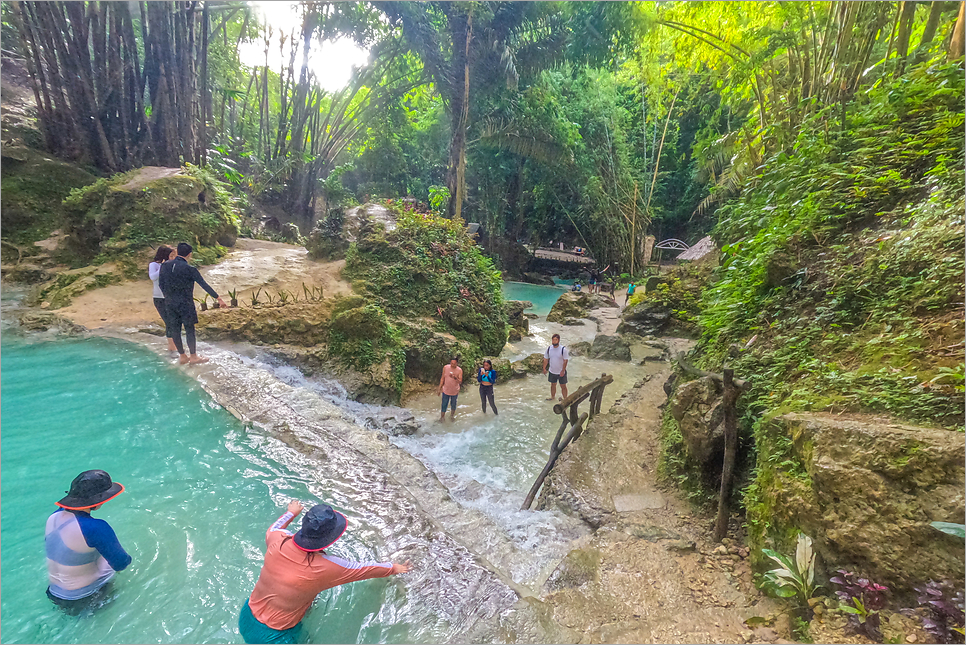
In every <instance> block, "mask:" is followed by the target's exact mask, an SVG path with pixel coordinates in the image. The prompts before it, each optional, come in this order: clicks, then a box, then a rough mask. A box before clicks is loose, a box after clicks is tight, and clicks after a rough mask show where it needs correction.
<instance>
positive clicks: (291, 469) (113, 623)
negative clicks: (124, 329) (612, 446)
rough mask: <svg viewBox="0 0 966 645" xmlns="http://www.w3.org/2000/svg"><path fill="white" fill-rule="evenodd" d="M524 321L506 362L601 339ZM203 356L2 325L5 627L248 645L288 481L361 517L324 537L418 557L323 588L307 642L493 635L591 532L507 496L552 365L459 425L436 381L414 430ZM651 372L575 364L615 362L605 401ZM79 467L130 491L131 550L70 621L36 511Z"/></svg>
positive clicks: (112, 515)
mask: <svg viewBox="0 0 966 645" xmlns="http://www.w3.org/2000/svg"><path fill="white" fill-rule="evenodd" d="M527 287H529V289H532V290H533V291H527V290H519V291H518V292H516V293H513V294H512V295H510V296H509V297H512V298H520V299H526V300H532V301H534V302H535V304H536V303H537V302H542V301H544V300H547V299H549V298H550V297H552V296H553V293H545V292H544V290H545V291H546V292H551V291H552V292H556V294H557V295H558V296H559V294H560V293H563V290H561V289H555V288H553V287H533V286H532V285H527ZM554 299H555V298H554ZM5 303H6V304H9V302H8V301H5ZM551 304H552V302H551ZM547 308H548V309H549V306H547ZM531 322H532V325H531V330H532V331H533V332H534V337H532V338H525V339H524V340H523V341H521V342H519V343H516V344H515V345H513V346H508V347H507V349H506V350H505V351H504V356H506V357H507V358H511V359H514V360H515V359H516V358H520V357H523V356H525V355H527V354H529V353H531V352H533V351H542V349H543V347H545V346H546V344H547V343H548V342H549V335H550V334H551V333H552V332H553V331H559V332H560V333H561V334H563V335H564V343H565V344H568V343H571V342H576V341H577V340H588V339H592V338H593V335H594V329H593V325H592V324H591V325H585V326H583V327H567V328H563V327H559V326H555V325H549V324H547V323H546V322H545V321H544V320H543V319H542V318H541V319H537V320H533V321H531ZM203 351H207V353H208V354H209V355H211V356H212V358H213V363H214V365H213V366H211V367H210V368H205V369H207V370H208V371H205V372H203V373H199V376H198V379H197V380H196V379H195V378H192V377H191V376H190V375H189V374H187V373H186V372H185V370H184V369H183V368H179V367H176V366H173V365H170V364H168V362H167V361H166V360H164V359H159V357H158V356H157V354H155V353H153V352H152V351H150V350H149V349H146V348H144V347H141V346H139V345H136V344H132V343H129V342H124V341H119V340H112V339H105V338H88V339H81V340H50V339H43V338H38V337H35V336H30V337H25V336H21V335H18V334H17V333H15V332H12V331H10V329H9V328H7V329H5V331H4V333H3V335H2V354H3V377H4V378H3V379H2V384H0V386H2V397H3V401H4V405H3V420H4V422H5V423H4V427H3V430H4V432H3V434H2V439H0V441H2V446H0V455H2V467H0V486H2V490H3V505H2V509H0V513H2V528H0V544H2V546H0V548H2V553H3V574H4V575H3V583H2V584H3V589H2V592H3V593H2V594H0V595H2V601H0V621H2V624H3V631H2V642H5V643H6V642H113V643H123V642H166V643H177V642H240V639H239V637H238V634H237V615H238V613H237V612H238V609H239V607H240V605H241V604H242V603H243V602H244V600H245V598H246V597H247V595H248V594H249V593H250V592H251V589H252V586H253V585H254V581H255V579H256V577H257V575H258V571H259V569H260V566H261V561H262V554H263V549H264V533H265V530H266V528H267V527H268V526H269V525H270V524H271V523H272V522H273V521H274V520H275V519H276V518H277V517H278V516H279V515H280V514H281V513H282V511H283V508H284V505H285V503H286V502H287V500H288V499H290V498H293V497H294V498H298V499H300V500H302V501H303V503H307V504H312V503H316V502H317V501H325V502H328V503H331V504H333V505H334V506H336V507H337V508H338V509H339V510H341V511H343V512H344V513H346V515H347V516H348V517H349V520H350V524H349V531H348V532H347V533H346V535H345V537H344V538H343V539H341V540H340V541H339V542H338V543H337V544H336V546H335V547H333V549H332V550H331V551H332V552H333V553H335V554H337V555H341V556H343V557H347V558H350V559H379V560H385V559H390V558H392V559H397V560H398V559H406V558H410V559H412V560H413V563H414V565H415V569H414V572H413V573H411V574H408V575H407V576H403V577H400V578H390V579H384V580H373V581H366V582H363V583H356V584H353V585H347V586H344V587H339V588H336V589H333V590H330V591H328V592H324V593H323V594H321V595H320V597H319V600H318V601H317V603H316V606H315V607H314V608H313V609H312V610H311V611H310V612H309V613H308V615H307V616H306V619H305V625H306V631H307V633H308V634H309V638H311V639H312V642H323V643H324V642H343V643H344V642H364V643H376V642H407V641H408V642H444V641H459V640H465V639H466V638H467V634H474V633H475V634H482V633H485V632H488V630H489V632H488V633H492V631H493V630H494V629H495V626H496V625H497V624H503V623H505V622H506V621H508V620H510V619H509V618H507V617H508V616H512V615H513V614H514V613H515V612H516V613H523V612H517V610H516V609H514V608H515V607H516V603H517V600H518V598H519V595H520V594H524V595H527V594H529V593H531V592H532V590H534V589H539V586H540V585H541V584H542V581H543V580H544V579H545V578H546V576H547V575H549V573H550V572H551V571H552V570H553V568H554V567H555V566H556V563H557V562H559V559H560V558H561V557H563V555H564V554H566V552H567V551H568V550H569V548H570V543H571V541H572V540H573V539H575V538H578V537H580V536H582V535H586V533H587V529H586V527H584V526H583V525H582V524H581V523H580V522H578V521H576V520H574V519H572V518H569V517H566V516H563V515H561V514H559V513H555V512H530V513H521V512H520V511H518V510H517V509H518V508H519V505H520V501H521V500H522V498H523V495H524V494H525V493H526V491H527V490H528V489H529V487H530V485H531V483H532V481H533V478H534V477H535V476H536V474H537V473H538V472H539V470H540V469H541V468H542V466H543V464H544V463H545V460H546V457H547V448H548V446H549V443H550V441H551V439H552V434H553V433H554V431H555V430H556V426H557V423H556V420H555V419H554V418H553V413H552V411H551V409H550V407H551V404H550V402H548V401H545V400H544V399H545V398H546V396H547V394H548V391H547V387H548V386H547V383H546V380H545V378H542V377H529V378H526V379H520V380H517V381H513V382H511V383H508V384H501V385H498V386H497V387H496V400H497V404H498V406H499V407H500V411H501V414H500V416H499V417H493V416H491V415H490V414H487V416H485V417H484V416H483V415H482V413H481V412H480V410H479V397H478V395H477V393H476V388H475V387H469V388H467V389H466V390H465V391H464V393H463V394H462V395H461V396H460V406H459V409H458V415H457V421H456V422H455V423H449V422H447V423H443V424H438V423H434V421H433V419H434V418H435V417H436V416H437V415H438V407H437V406H438V402H439V399H438V398H437V397H425V398H421V399H417V400H416V401H413V402H412V403H411V406H410V407H411V409H412V411H413V413H414V414H415V415H416V418H417V419H418V420H419V421H420V423H421V425H422V430H421V431H420V432H419V433H417V434H416V435H414V436H411V437H394V438H391V439H389V438H388V437H386V436H385V435H383V434H381V433H379V432H374V431H372V430H370V429H366V428H365V427H363V426H364V425H365V424H366V419H371V418H374V417H380V416H382V417H385V416H386V415H392V414H396V413H399V414H405V411H402V410H398V409H391V408H374V407H372V406H364V405H362V404H356V403H352V402H349V401H346V400H345V398H344V392H343V391H341V388H340V387H339V386H338V384H334V383H331V382H325V381H319V380H310V379H306V378H305V377H303V376H302V375H301V374H299V373H298V372H297V371H296V370H294V369H292V368H289V367H285V366H282V365H278V364H276V363H274V362H273V361H272V360H271V359H270V358H268V357H266V356H265V355H264V354H262V353H261V352H259V351H258V350H254V349H250V348H248V349H244V350H242V349H239V348H232V347H226V346H219V347H203ZM644 369H646V368H642V367H638V366H634V367H631V366H630V365H629V364H627V363H622V364H612V363H606V362H601V361H590V360H586V359H576V358H575V359H574V360H573V362H572V363H571V366H570V370H569V371H570V380H571V387H572V388H574V389H576V387H579V385H580V384H581V383H583V382H585V381H589V380H591V379H592V378H595V377H596V376H599V374H600V373H601V372H608V373H613V374H615V377H616V380H615V384H614V385H613V386H611V387H610V388H608V392H607V396H606V397H605V400H604V409H606V408H607V407H608V406H609V404H610V402H611V401H612V400H613V399H614V398H616V397H617V396H618V395H619V394H620V393H622V392H623V391H625V390H626V389H627V387H629V386H630V385H631V383H633V381H635V380H638V379H640V378H641V376H642V375H643V374H644V373H645V372H644ZM216 401H218V402H220V403H222V404H224V405H226V406H229V407H232V408H233V409H234V411H235V412H236V413H237V414H238V415H240V416H241V417H243V418H246V419H251V420H252V423H248V424H245V423H242V422H241V421H239V420H238V419H237V418H236V417H235V416H232V415H231V414H229V412H228V411H226V410H225V409H224V408H223V407H222V405H219V404H218V403H216ZM390 442H391V443H390ZM398 448H402V449H403V450H399V449H398ZM407 453H408V454H407ZM410 454H412V455H414V456H415V457H416V458H418V459H419V460H421V461H422V462H423V464H425V467H424V466H423V465H422V464H420V463H419V462H418V461H416V459H413V458H412V457H410V456H409V455H410ZM89 468H102V469H105V470H108V471H109V472H111V474H112V475H113V476H114V477H115V478H116V479H117V480H118V481H120V482H122V483H123V484H125V486H126V487H127V491H126V492H125V493H124V494H123V495H121V496H119V497H118V498H117V499H115V500H113V501H112V502H111V503H109V504H107V505H105V506H104V508H103V509H101V510H100V511H99V512H97V513H95V516H99V517H103V518H104V519H107V520H108V521H109V522H111V524H112V525H113V526H114V527H115V529H116V531H117V533H118V536H119V538H120V540H121V542H122V544H123V545H124V546H125V547H126V548H127V549H128V550H129V552H130V553H131V554H132V556H133V558H134V562H133V564H132V565H131V567H130V568H129V569H128V570H125V571H124V572H121V573H120V574H118V576H117V578H116V581H115V582H114V583H113V592H112V600H111V602H110V603H109V604H108V605H107V606H106V607H104V608H102V609H101V610H99V611H97V612H95V613H94V614H93V615H91V616H87V617H82V618H79V619H78V618H70V617H67V616H66V615H64V614H62V613H61V612H60V611H59V610H57V609H55V608H54V607H53V606H52V605H51V604H50V602H49V601H48V600H47V598H46V597H45V596H44V588H45V586H46V570H45V561H44V555H43V527H44V521H45V519H46V517H47V515H48V514H49V513H50V512H52V511H53V510H54V508H55V507H54V506H53V502H54V501H56V500H57V499H59V498H60V497H61V496H62V495H63V491H64V490H65V489H66V487H67V486H68V485H69V482H70V480H71V479H72V478H73V477H74V475H76V474H77V473H79V472H80V471H82V470H86V469H89ZM427 468H428V469H429V470H426V469H427ZM437 478H438V480H437ZM440 482H442V484H440ZM297 526H298V524H297V522H296V523H295V524H294V525H293V528H297ZM501 621H503V622H502V623H501ZM538 622H540V621H537V620H536V619H533V618H521V619H520V621H518V622H517V623H516V624H515V625H514V627H513V628H514V629H515V630H518V631H517V633H518V634H519V637H521V638H523V637H525V634H524V633H523V632H521V631H519V630H521V629H522V630H524V631H526V630H530V631H529V632H527V633H528V634H529V637H530V638H534V639H536V640H541V639H543V640H546V639H547V636H546V635H545V633H544V632H540V628H539V626H538V625H537V623H538Z"/></svg>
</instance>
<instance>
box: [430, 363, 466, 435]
mask: <svg viewBox="0 0 966 645" xmlns="http://www.w3.org/2000/svg"><path fill="white" fill-rule="evenodd" d="M458 362H459V361H458V360H457V358H456V357H455V356H454V357H453V358H451V359H449V365H443V375H442V376H440V377H439V387H438V388H436V394H437V395H441V396H442V397H443V406H442V408H441V409H440V412H439V420H440V421H442V420H443V419H445V418H446V406H447V405H449V406H452V407H451V409H450V413H449V420H450V421H452V420H453V419H454V418H456V397H457V396H459V393H460V386H461V385H463V368H462V367H459V366H458V365H457V363H458Z"/></svg>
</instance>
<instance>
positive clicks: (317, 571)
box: [238, 500, 412, 643]
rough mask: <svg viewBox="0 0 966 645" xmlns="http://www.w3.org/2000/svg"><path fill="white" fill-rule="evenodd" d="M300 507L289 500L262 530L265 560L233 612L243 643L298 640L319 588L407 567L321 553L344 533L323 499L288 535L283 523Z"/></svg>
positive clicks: (340, 520) (342, 524)
mask: <svg viewBox="0 0 966 645" xmlns="http://www.w3.org/2000/svg"><path fill="white" fill-rule="evenodd" d="M301 512H302V505H301V504H300V503H299V502H297V501H295V500H292V501H291V502H289V504H288V510H287V511H286V512H285V513H284V514H283V515H282V516H281V517H280V518H278V519H277V520H275V523H274V524H272V525H271V526H270V527H268V531H267V532H266V533H265V546H266V547H267V548H266V550H265V564H264V565H262V571H261V573H260V574H259V575H258V582H256V583H255V589H254V590H252V593H251V596H249V598H248V600H246V601H245V604H244V605H242V609H241V615H240V616H239V617H238V631H239V632H240V633H241V637H242V638H243V639H244V640H245V642H246V643H298V642H299V636H300V635H301V631H302V618H303V617H304V616H305V614H306V612H308V610H309V608H310V607H311V606H312V603H313V602H314V601H315V597H316V596H317V595H319V594H320V593H321V592H323V591H325V590H326V589H331V588H332V587H337V586H339V585H344V584H347V583H350V582H356V581H358V580H369V579H370V578H385V577H388V576H391V575H395V574H399V573H406V572H408V571H409V570H410V569H412V565H411V564H410V563H409V562H406V563H404V564H394V563H392V562H352V561H350V560H343V559H342V558H337V557H335V556H334V555H327V554H326V552H325V550H326V549H327V548H329V547H330V546H332V545H333V544H334V543H335V541H336V540H338V539H339V538H340V537H342V534H343V533H345V530H346V526H347V524H348V521H347V520H346V517H345V515H343V514H342V513H339V512H338V511H336V510H334V509H333V508H332V507H331V506H329V505H328V504H317V505H316V506H313V507H312V508H311V509H309V512H308V513H306V514H305V517H304V518H303V519H302V528H301V529H299V531H298V532H297V533H295V535H292V534H291V533H290V532H288V531H287V530H285V527H287V526H288V525H289V523H290V522H291V521H292V520H293V519H295V518H296V517H297V516H298V515H299V513H301ZM332 620H338V617H337V616H335V617H333V618H332ZM313 642H314V641H313Z"/></svg>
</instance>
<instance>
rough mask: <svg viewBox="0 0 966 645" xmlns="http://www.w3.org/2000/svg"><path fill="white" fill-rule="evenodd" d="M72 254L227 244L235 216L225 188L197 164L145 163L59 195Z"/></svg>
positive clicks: (235, 232)
mask: <svg viewBox="0 0 966 645" xmlns="http://www.w3.org/2000/svg"><path fill="white" fill-rule="evenodd" d="M64 208H65V217H66V228H65V232H66V233H67V234H68V236H69V238H70V241H71V242H72V246H73V248H74V250H75V252H76V253H78V254H87V255H88V256H89V257H90V258H93V257H95V256H97V255H98V254H102V253H103V254H106V255H108V256H116V255H121V254H126V253H129V252H132V251H137V250H139V249H143V248H145V247H149V246H156V245H158V244H161V243H168V244H172V243H176V242H180V241H186V242H189V243H191V244H192V245H194V246H196V247H217V246H231V245H233V244H234V243H235V239H236V237H237V236H238V228H237V215H236V212H235V208H234V203H233V200H232V198H231V196H230V194H229V193H228V191H227V187H226V186H225V185H224V184H222V183H221V182H219V181H218V180H216V179H215V178H214V177H213V176H212V175H211V174H210V173H209V172H207V171H206V170H203V169H201V168H196V167H193V166H186V167H185V168H162V167H158V166H145V167H144V168H138V169H136V170H132V171H130V172H126V173H121V174H118V175H115V176H113V177H111V178H109V179H99V180H97V181H96V182H95V183H94V184H92V185H90V186H87V187H85V188H82V189H79V190H74V191H72V192H71V194H70V195H69V196H68V197H67V198H66V199H65V200H64Z"/></svg>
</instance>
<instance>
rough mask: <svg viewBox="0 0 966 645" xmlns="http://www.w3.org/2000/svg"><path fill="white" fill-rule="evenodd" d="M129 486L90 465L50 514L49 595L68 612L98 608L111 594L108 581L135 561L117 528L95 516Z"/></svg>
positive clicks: (47, 543) (47, 540)
mask: <svg viewBox="0 0 966 645" xmlns="http://www.w3.org/2000/svg"><path fill="white" fill-rule="evenodd" d="M123 491H124V486H122V485H121V484H118V483H117V482H114V481H111V476H110V475H108V474H107V473H106V472H104V471H103V470H85V471H84V472H82V473H81V474H80V475H78V476H77V477H75V478H74V481H72V482H71V483H70V490H69V491H68V492H67V497H65V498H63V499H62V500H60V501H59V502H57V506H59V507H60V508H58V509H57V510H56V511H54V513H53V515H51V516H50V517H49V518H47V529H46V531H45V533H44V546H45V550H46V551H47V577H48V580H49V586H48V587H47V597H48V598H50V600H51V601H52V602H53V603H54V604H55V605H57V606H59V607H61V608H62V609H64V611H66V612H67V613H68V614H71V615H77V614H79V613H81V612H83V611H85V610H92V609H96V608H97V607H98V606H100V605H101V604H103V603H104V601H105V600H106V598H107V594H108V587H107V583H109V582H110V581H111V580H112V579H113V578H114V574H115V573H116V572H118V571H122V570H124V569H125V568H127V566H128V565H129V564H131V556H129V555H128V554H127V552H126V551H125V550H124V549H123V547H121V544H120V542H118V541H117V535H115V534H114V529H112V528H111V526H110V524H108V523H107V522H105V521H104V520H98V519H94V518H93V517H91V512H93V511H96V510H97V509H99V508H100V507H101V505H102V504H104V502H107V501H108V500H111V499H114V498H115V497H117V496H118V495H120V494H121V493H122V492H123Z"/></svg>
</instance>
